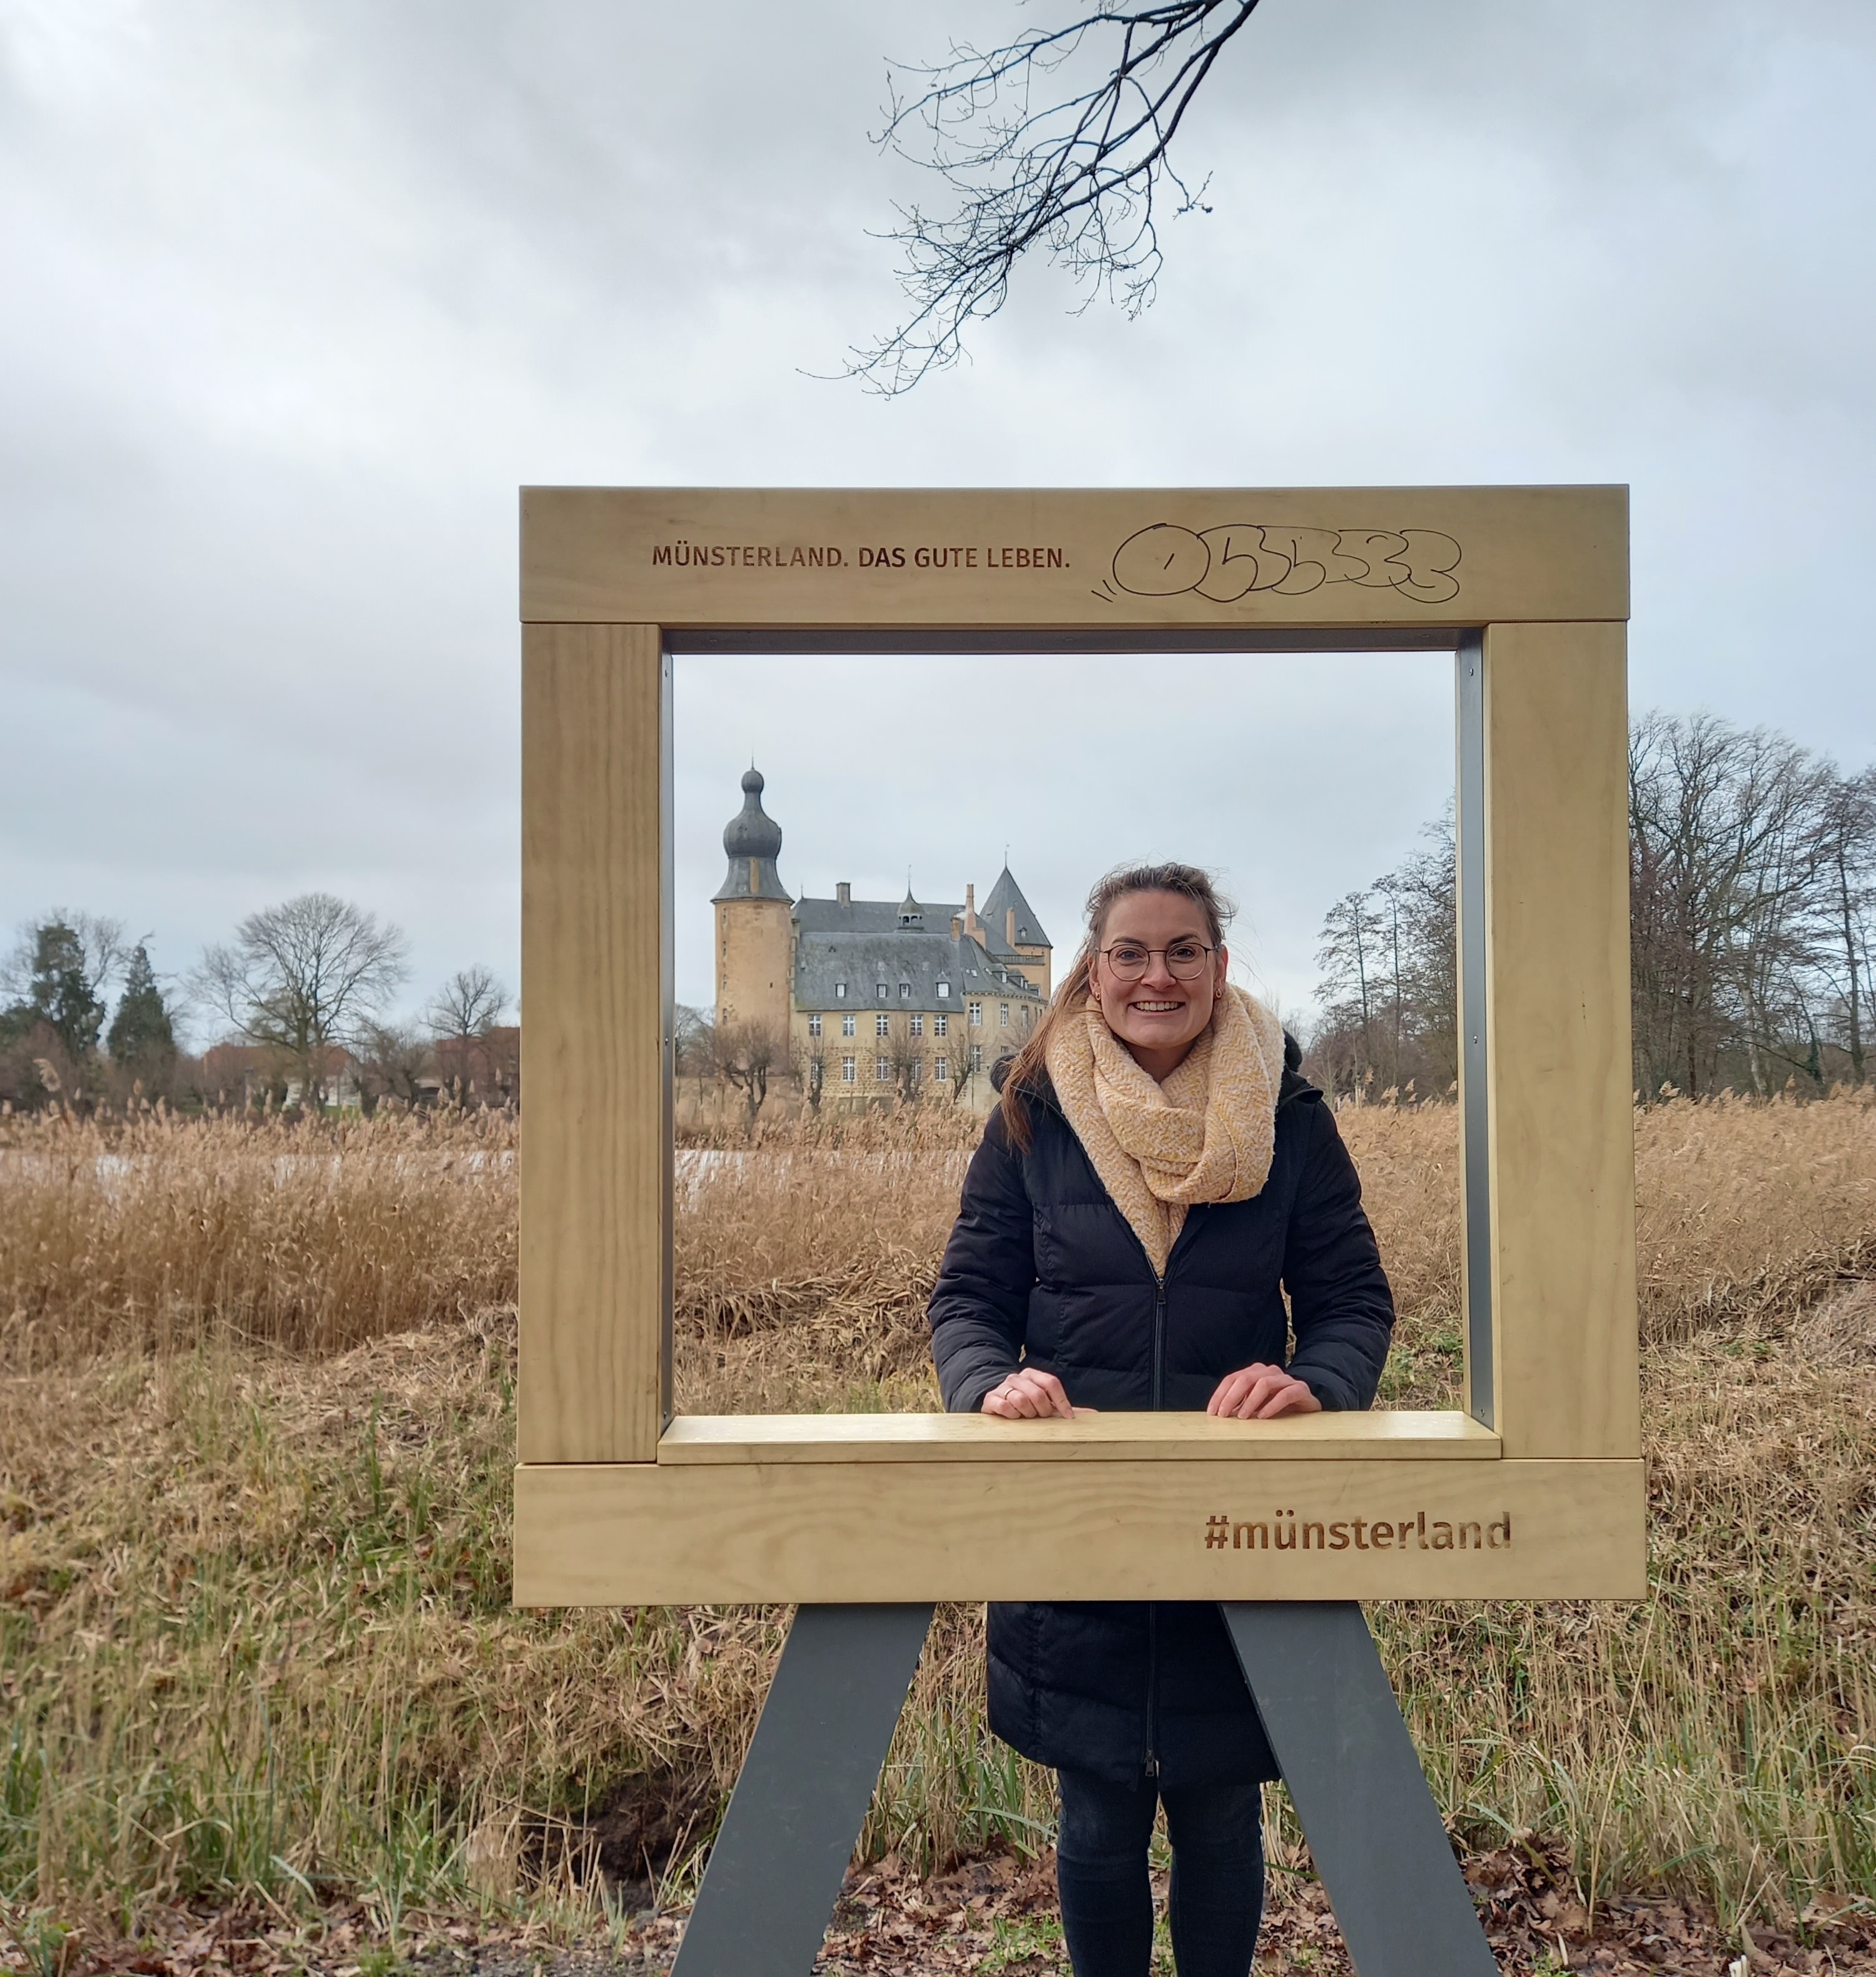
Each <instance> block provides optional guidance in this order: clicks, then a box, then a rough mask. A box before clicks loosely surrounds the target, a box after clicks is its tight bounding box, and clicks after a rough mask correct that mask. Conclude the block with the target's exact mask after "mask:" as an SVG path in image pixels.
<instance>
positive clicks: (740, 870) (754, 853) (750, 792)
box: [716, 762, 789, 901]
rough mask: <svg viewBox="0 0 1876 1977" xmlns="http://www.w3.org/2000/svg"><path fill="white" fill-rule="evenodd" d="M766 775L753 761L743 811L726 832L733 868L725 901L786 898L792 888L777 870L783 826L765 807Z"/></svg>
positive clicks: (721, 894)
mask: <svg viewBox="0 0 1876 1977" xmlns="http://www.w3.org/2000/svg"><path fill="white" fill-rule="evenodd" d="M762 790H763V782H762V774H761V771H760V770H759V769H758V768H757V767H756V766H755V764H754V763H753V762H751V764H750V765H749V767H748V771H747V772H746V773H745V775H744V777H743V779H742V808H741V810H738V812H737V814H735V816H734V817H732V818H731V819H730V820H729V822H728V823H727V824H726V825H725V827H724V830H723V849H724V850H725V852H726V853H728V856H729V869H728V871H727V872H726V873H725V874H724V876H723V883H722V886H720V887H719V888H718V891H717V894H716V899H718V900H719V901H720V900H724V899H788V897H789V893H788V887H787V886H784V884H783V883H781V874H780V873H778V872H777V871H776V870H775V860H777V858H778V857H779V856H781V825H780V824H778V823H777V822H776V821H775V819H774V818H773V817H771V816H770V815H769V814H768V812H767V811H766V810H764V809H763V807H762Z"/></svg>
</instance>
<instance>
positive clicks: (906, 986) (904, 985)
mask: <svg viewBox="0 0 1876 1977" xmlns="http://www.w3.org/2000/svg"><path fill="white" fill-rule="evenodd" d="M911 993H912V984H911V983H910V982H900V985H899V995H900V1000H901V1001H903V1000H904V998H906V997H907V996H908V995H910V994H911Z"/></svg>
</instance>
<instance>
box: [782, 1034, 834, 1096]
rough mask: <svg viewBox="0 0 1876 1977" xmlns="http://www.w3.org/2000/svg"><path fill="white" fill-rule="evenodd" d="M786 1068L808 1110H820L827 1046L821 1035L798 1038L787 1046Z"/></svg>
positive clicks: (824, 1089) (825, 1084)
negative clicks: (799, 1089)
mask: <svg viewBox="0 0 1876 1977" xmlns="http://www.w3.org/2000/svg"><path fill="white" fill-rule="evenodd" d="M788 1069H789V1072H790V1074H791V1076H792V1077H793V1078H794V1081H795V1083H796V1084H797V1085H798V1086H799V1087H800V1088H801V1096H802V1097H803V1098H804V1100H805V1101H807V1104H808V1111H810V1112H815V1113H817V1112H819V1111H820V1110H821V1100H822V1099H823V1098H824V1097H826V1096H827V1042H826V1040H825V1039H824V1038H821V1037H808V1038H797V1039H796V1041H794V1044H792V1045H791V1046H790V1048H789V1051H788Z"/></svg>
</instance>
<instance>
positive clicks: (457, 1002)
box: [424, 962, 508, 1043]
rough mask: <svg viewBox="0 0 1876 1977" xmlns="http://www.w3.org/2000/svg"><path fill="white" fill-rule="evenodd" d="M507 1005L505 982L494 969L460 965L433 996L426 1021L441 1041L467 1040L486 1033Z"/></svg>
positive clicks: (496, 1021)
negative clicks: (452, 1039) (450, 1038)
mask: <svg viewBox="0 0 1876 1977" xmlns="http://www.w3.org/2000/svg"><path fill="white" fill-rule="evenodd" d="M507 1006H508V991H507V987H506V985H504V983H503V982H502V981H501V980H500V978H499V977H498V976H497V975H496V974H495V972H494V970H493V969H488V968H484V966H483V965H482V964H481V962H477V963H476V964H475V965H474V967H473V968H459V969H457V971H456V972H455V973H454V975H451V977H450V979H448V981H447V982H444V985H443V986H442V987H441V989H438V991H437V992H436V993H435V995H433V996H432V997H431V998H430V1003H429V1006H428V1008H426V1009H425V1010H424V1022H426V1023H427V1024H428V1025H429V1029H430V1034H431V1035H432V1036H433V1037H434V1038H437V1039H438V1041H441V1040H442V1039H443V1038H445V1037H453V1038H455V1039H456V1040H457V1041H459V1042H461V1043H468V1042H470V1041H473V1040H474V1038H477V1037H485V1036H487V1035H488V1033H489V1031H490V1030H492V1029H493V1028H494V1027H495V1025H497V1023H499V1022H500V1021H501V1018H502V1013H503V1012H504V1010H505V1009H506V1008H507Z"/></svg>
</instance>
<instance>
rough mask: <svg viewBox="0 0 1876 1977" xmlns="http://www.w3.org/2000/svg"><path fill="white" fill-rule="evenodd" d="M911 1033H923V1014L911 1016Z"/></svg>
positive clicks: (916, 1035) (918, 1034) (915, 1034)
mask: <svg viewBox="0 0 1876 1977" xmlns="http://www.w3.org/2000/svg"><path fill="white" fill-rule="evenodd" d="M912 1034H913V1035H914V1036H915V1037H922V1036H923V1035H924V1034H925V1018H923V1016H914V1017H913V1018H912Z"/></svg>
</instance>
